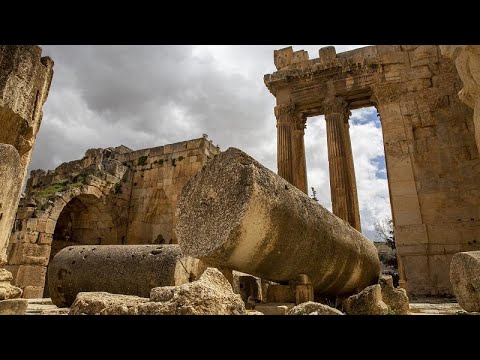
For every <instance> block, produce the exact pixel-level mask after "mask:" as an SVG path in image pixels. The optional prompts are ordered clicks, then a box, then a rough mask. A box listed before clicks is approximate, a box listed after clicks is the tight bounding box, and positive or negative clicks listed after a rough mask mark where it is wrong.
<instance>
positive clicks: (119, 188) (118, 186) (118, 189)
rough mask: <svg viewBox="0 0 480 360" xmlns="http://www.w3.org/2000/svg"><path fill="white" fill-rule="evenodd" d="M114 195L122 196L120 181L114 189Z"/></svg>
mask: <svg viewBox="0 0 480 360" xmlns="http://www.w3.org/2000/svg"><path fill="white" fill-rule="evenodd" d="M113 193H114V194H121V193H122V183H121V182H120V181H119V182H117V183H116V184H115V186H114V187H113Z"/></svg>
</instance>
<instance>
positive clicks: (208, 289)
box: [138, 268, 246, 315]
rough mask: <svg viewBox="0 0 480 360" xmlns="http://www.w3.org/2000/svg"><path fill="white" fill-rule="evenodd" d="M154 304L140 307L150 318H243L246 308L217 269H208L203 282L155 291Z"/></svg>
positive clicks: (201, 279) (141, 311)
mask: <svg viewBox="0 0 480 360" xmlns="http://www.w3.org/2000/svg"><path fill="white" fill-rule="evenodd" d="M150 300H151V301H152V302H151V303H148V304H142V305H141V306H139V309H138V311H139V314H147V315H242V314H245V313H246V311H245V304H244V303H243V301H242V299H241V297H240V295H238V294H235V293H234V292H233V289H232V286H231V285H230V283H229V282H228V280H227V279H226V278H225V276H223V275H222V273H221V272H220V271H218V270H217V269H215V268H208V269H207V270H205V272H204V273H203V274H202V276H201V277H200V279H199V280H197V281H194V282H192V283H189V284H184V285H180V286H176V287H173V286H166V287H160V288H154V289H152V291H151V294H150ZM158 302H160V303H159V304H157V303H158Z"/></svg>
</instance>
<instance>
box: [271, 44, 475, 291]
mask: <svg viewBox="0 0 480 360" xmlns="http://www.w3.org/2000/svg"><path fill="white" fill-rule="evenodd" d="M274 57H275V64H276V66H277V69H278V71H276V72H275V73H273V74H267V75H265V79H264V80H265V84H266V85H267V87H268V88H269V90H270V91H271V92H272V94H273V95H274V96H275V97H276V100H277V107H276V109H278V108H280V107H282V108H283V107H287V106H288V107H289V108H290V109H291V110H290V114H294V115H290V116H292V118H295V119H296V118H300V119H302V118H307V117H309V116H317V115H321V114H325V115H326V119H327V125H328V119H329V116H330V119H331V118H332V114H333V115H336V118H335V119H333V120H334V121H346V123H347V124H348V111H349V110H351V109H357V108H361V107H365V106H372V105H374V106H375V107H376V108H377V110H378V112H379V115H380V120H381V123H382V131H383V140H384V146H385V160H386V165H387V175H388V184H389V190H390V199H391V205H392V213H393V221H394V229H395V241H396V247H397V254H398V259H399V271H400V276H401V284H402V285H403V286H404V287H406V288H407V290H408V291H409V293H413V294H432V295H434V294H438V295H440V294H452V287H451V284H450V281H449V265H450V261H451V258H452V256H453V254H455V253H457V252H459V251H470V250H477V249H480V218H479V214H478V208H479V206H480V196H479V194H480V183H479V182H478V181H477V179H478V177H479V176H480V159H479V153H478V148H477V145H476V143H475V131H474V122H473V112H472V110H471V109H470V108H468V107H467V106H466V105H464V104H463V103H462V102H461V101H460V99H459V97H458V92H459V90H460V89H461V88H462V82H461V80H460V78H459V75H458V73H457V71H456V69H455V64H454V63H453V61H451V60H450V59H448V58H445V57H443V56H442V55H441V53H440V50H439V47H438V46H436V45H420V46H418V45H392V46H387V45H382V46H368V47H365V48H360V49H356V50H352V51H348V52H344V53H339V54H337V53H336V52H335V49H334V48H333V47H328V48H323V49H320V51H319V57H318V58H316V59H312V60H309V59H308V54H305V52H303V51H297V52H293V50H292V49H291V48H286V49H282V50H279V51H277V52H275V55H274ZM337 104H340V105H342V106H343V108H341V106H340V105H338V106H333V105H337ZM276 113H278V110H276ZM337 119H340V120H337ZM333 120H332V121H333ZM280 122H282V124H283V123H284V120H283V119H280V118H278V117H277V124H279V123H280ZM282 126H285V125H282ZM290 126H291V128H292V129H294V127H295V125H294V124H293V122H292V125H290ZM277 127H278V125H277ZM327 130H328V126H327ZM279 131H280V130H279ZM342 131H345V132H346V134H345V135H342V136H338V139H337V138H335V136H333V135H336V134H340V135H341V133H342ZM332 134H333V135H330V136H331V138H329V142H330V143H329V155H330V148H332V149H335V147H337V148H338V147H343V146H346V145H344V140H342V138H343V137H344V138H348V137H347V134H348V126H347V127H346V128H345V129H344V130H342V129H341V127H337V128H336V132H335V133H334V132H332ZM279 141H280V140H279ZM347 145H348V144H347ZM347 148H348V147H347ZM291 149H294V147H293V146H291ZM291 151H292V150H291ZM344 153H346V154H347V155H348V151H346V150H344ZM280 154H283V153H279V157H280ZM342 156H344V155H342ZM347 157H348V156H347ZM295 158H302V156H301V155H298V154H287V156H285V155H283V158H282V161H283V162H285V159H287V160H288V159H295ZM332 158H333V159H335V160H336V161H337V163H338V164H341V166H342V168H337V167H336V166H337V165H335V164H337V163H335V164H333V165H335V166H333V170H334V171H332V162H331V163H330V170H331V171H330V176H331V184H333V187H334V188H332V202H333V203H334V205H335V202H340V201H341V200H342V198H341V197H340V196H336V195H338V194H340V195H342V196H343V197H345V193H350V195H349V196H351V197H352V198H353V199H354V198H355V196H356V195H355V194H354V191H355V187H354V186H353V185H350V184H348V183H347V185H345V184H343V183H341V184H340V183H339V182H338V181H337V182H335V181H336V180H337V179H338V174H344V173H346V175H344V177H345V178H347V179H348V177H349V176H350V178H353V179H354V173H353V174H352V172H353V169H352V167H351V166H350V165H348V161H343V162H338V160H337V159H338V157H333V156H332ZM329 160H330V158H329ZM347 160H348V159H347ZM279 161H280V159H279ZM281 165H282V166H283V167H285V165H284V163H280V162H279V169H280V166H281ZM289 166H290V167H291V168H292V169H295V168H298V166H296V165H295V164H292V165H289ZM300 168H301V167H300ZM301 171H302V172H303V170H301ZM348 173H350V174H348ZM293 179H295V176H294V177H293ZM294 185H297V186H298V184H295V182H294ZM340 185H342V186H340ZM302 186H303V182H300V183H299V187H300V188H301V187H302ZM339 188H340V189H341V190H342V191H340V192H339V191H338V189H339ZM347 198H348V196H347ZM352 203H353V204H354V202H353V201H352ZM335 208H338V204H337V207H336V206H333V209H334V210H335ZM345 213H346V212H345ZM338 216H340V215H338ZM345 220H346V221H348V218H347V217H346V216H345Z"/></svg>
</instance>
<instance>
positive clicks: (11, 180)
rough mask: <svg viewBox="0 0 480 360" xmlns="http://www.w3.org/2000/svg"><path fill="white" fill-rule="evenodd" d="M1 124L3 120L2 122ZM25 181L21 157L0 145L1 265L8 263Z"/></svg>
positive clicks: (13, 149)
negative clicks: (9, 244)
mask: <svg viewBox="0 0 480 360" xmlns="http://www.w3.org/2000/svg"><path fill="white" fill-rule="evenodd" d="M0 123H1V120H0ZM22 181H23V169H22V167H21V164H20V155H19V154H18V151H17V150H16V149H15V147H13V146H12V145H6V144H0V184H1V186H0V265H2V264H4V263H6V246H7V241H8V238H9V237H10V233H11V231H12V226H13V222H14V221H15V213H16V211H17V206H18V200H19V197H18V196H16V195H19V194H20V190H21V187H22Z"/></svg>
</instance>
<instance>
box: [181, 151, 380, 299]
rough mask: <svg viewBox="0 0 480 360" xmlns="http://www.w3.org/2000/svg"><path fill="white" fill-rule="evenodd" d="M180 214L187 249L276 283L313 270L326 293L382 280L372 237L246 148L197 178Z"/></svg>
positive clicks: (208, 167) (318, 286)
mask: <svg viewBox="0 0 480 360" xmlns="http://www.w3.org/2000/svg"><path fill="white" fill-rule="evenodd" d="M177 212H178V222H177V226H176V229H175V230H176V235H177V239H178V241H179V244H180V246H181V248H182V250H183V252H184V253H185V254H187V255H190V256H192V257H195V258H199V259H201V260H202V261H204V262H205V263H207V264H210V265H213V266H217V267H227V268H230V269H233V270H237V271H241V272H245V273H248V274H252V275H255V276H258V277H260V278H262V279H267V280H271V281H276V282H287V281H290V280H293V279H295V278H296V276H297V275H299V274H306V275H308V276H309V277H310V279H311V281H312V284H313V286H314V289H315V292H316V293H317V294H322V295H341V294H348V293H353V292H355V291H358V290H361V289H363V288H365V287H366V286H369V285H371V284H375V283H376V282H377V280H378V276H379V273H380V262H379V259H378V253H377V249H376V248H375V246H374V244H373V242H372V241H370V240H369V239H367V238H366V237H365V236H363V235H362V234H361V233H359V232H358V231H357V230H355V229H354V228H353V227H351V226H350V225H349V224H348V223H346V222H345V221H343V220H342V219H340V218H338V217H337V216H335V215H333V214H332V213H331V212H329V211H328V210H327V209H325V208H324V207H323V206H321V205H320V204H318V203H317V202H316V201H314V200H313V199H311V198H310V197H308V196H307V195H306V194H304V193H303V192H302V191H300V190H299V189H297V188H296V187H294V186H293V185H291V184H290V183H289V182H287V181H286V180H284V179H283V178H281V177H280V176H279V175H277V174H275V173H274V172H272V171H271V170H269V169H267V168H265V167H264V166H262V165H261V164H260V163H258V162H257V161H256V160H254V159H253V158H251V157H250V156H248V155H247V154H245V153H244V152H242V151H240V150H238V149H235V148H229V149H228V150H226V151H225V152H223V153H220V154H219V155H217V156H216V157H215V158H214V159H212V160H210V161H209V163H208V164H207V165H206V166H205V167H204V168H203V170H202V171H201V172H199V173H198V174H196V175H195V176H194V177H193V178H191V179H190V180H189V182H188V183H187V184H186V185H185V187H184V188H183V191H182V194H181V197H180V200H179V205H178V209H177Z"/></svg>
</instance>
